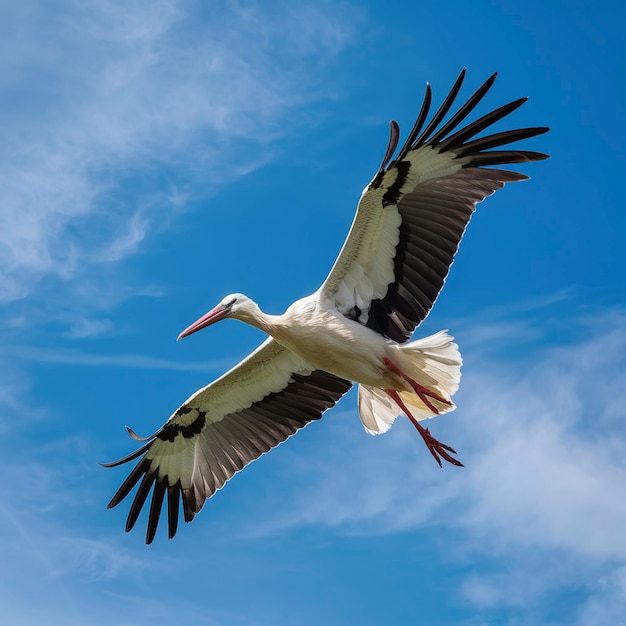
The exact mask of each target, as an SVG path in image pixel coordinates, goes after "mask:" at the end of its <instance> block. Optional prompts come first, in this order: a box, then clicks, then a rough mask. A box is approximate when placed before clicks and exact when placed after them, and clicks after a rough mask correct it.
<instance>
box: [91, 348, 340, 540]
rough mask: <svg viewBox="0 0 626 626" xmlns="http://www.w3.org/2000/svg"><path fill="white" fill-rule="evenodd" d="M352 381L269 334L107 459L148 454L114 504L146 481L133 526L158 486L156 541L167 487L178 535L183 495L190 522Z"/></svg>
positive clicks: (171, 527) (172, 530)
mask: <svg viewBox="0 0 626 626" xmlns="http://www.w3.org/2000/svg"><path fill="white" fill-rule="evenodd" d="M351 385H352V383H350V382H349V381H346V380H343V379H341V378H338V377H336V376H333V375H332V374H328V373H327V372H323V371H321V370H314V369H312V368H311V367H309V366H307V364H306V363H304V362H303V361H302V360H301V359H299V357H297V356H296V355H295V354H294V353H292V352H290V351H289V350H286V349H285V348H283V347H282V346H280V345H279V344H278V343H276V342H275V341H274V340H273V339H271V338H270V339H268V340H267V341H265V342H264V343H263V344H262V345H261V346H260V347H259V348H258V349H257V350H256V351H255V352H253V353H252V354H251V355H250V356H249V357H248V358H246V359H245V360H244V361H242V362H241V363H239V365H237V366H236V367H234V368H233V369H232V370H230V371H229V372H227V373H226V374H224V375H223V376H222V377H221V378H218V379H217V380H216V381H214V382H213V383H211V384H210V385H208V386H207V387H204V388H203V389H201V390H199V391H198V392H197V393H195V394H194V395H192V396H191V397H190V398H189V399H188V400H187V401H186V402H185V403H184V404H183V405H182V406H181V407H180V408H179V409H178V410H177V411H176V412H175V413H174V414H173V415H172V416H171V417H170V418H169V420H168V421H167V422H166V423H165V424H164V425H163V427H162V428H160V429H159V430H158V431H157V432H156V433H155V434H154V435H152V436H151V437H148V438H146V439H145V440H144V441H146V443H145V444H144V445H143V446H141V447H140V448H139V449H138V450H136V451H135V452H133V453H131V454H129V455H128V456H126V457H124V458H123V459H120V460H119V461H115V462H113V463H108V464H103V465H104V466H105V467H115V466H117V465H122V464H124V463H128V462H129V461H132V460H134V459H137V458H138V457H142V458H141V460H140V461H139V463H138V464H137V465H136V466H135V468H134V469H133V470H132V472H131V473H130V474H129V476H128V478H127V479H126V480H125V481H124V483H123V484H122V486H121V487H120V488H119V489H118V491H117V493H116V494H115V495H114V496H113V498H112V499H111V501H110V503H109V505H108V508H111V507H114V506H116V505H117V504H119V503H120V502H121V501H122V500H123V499H124V498H126V496H128V494H129V493H130V492H131V491H132V489H133V488H134V487H135V485H136V484H137V483H139V481H141V482H140V484H139V487H138V489H137V491H136V494H135V497H134V499H133V502H132V504H131V507H130V511H129V514H128V520H127V523H126V531H127V532H128V531H130V530H131V529H132V528H133V526H134V525H135V523H136V521H137V518H138V516H139V513H140V512H141V509H142V508H143V506H144V504H145V502H146V500H147V498H148V496H149V494H150V491H151V490H152V500H151V503H150V512H149V515H148V529H147V534H146V543H148V544H150V543H151V542H152V540H153V539H154V536H155V533H156V530H157V525H158V522H159V517H160V514H161V509H162V507H163V502H164V499H165V494H166V493H167V517H168V535H169V537H170V538H172V537H173V536H174V535H175V534H176V530H177V527H178V512H179V504H180V501H181V498H182V504H183V513H184V519H185V521H186V522H190V521H191V520H192V519H193V518H194V516H195V515H196V513H198V512H199V511H200V509H202V507H203V505H204V502H205V500H206V499H208V498H210V497H211V496H212V495H213V494H214V493H215V492H216V491H217V490H218V489H220V488H221V487H223V486H224V484H225V483H226V481H227V480H229V479H230V478H231V477H232V476H233V475H234V474H235V473H236V472H238V471H239V470H241V469H243V468H244V467H245V466H246V465H247V464H248V463H250V462H251V461H254V460H255V459H257V458H258V457H260V456H261V455H262V454H264V453H265V452H267V451H269V450H270V449H271V448H273V447H274V446H276V445H278V444H279V443H281V442H283V441H285V440H286V439H287V438H288V437H290V436H291V435H293V434H294V433H295V432H296V431H298V430H299V429H300V428H302V427H303V426H306V425H307V424H308V423H309V422H311V421H313V420H316V419H319V418H320V417H321V416H322V414H323V413H324V411H326V409H329V408H331V407H332V406H334V405H335V404H336V402H337V401H338V400H339V398H341V396H343V394H344V393H346V392H347V391H348V389H350V387H351ZM128 430H129V433H130V434H131V436H132V437H133V438H134V439H137V440H141V438H139V437H138V436H137V435H136V434H135V433H134V431H132V430H131V429H128ZM142 455H143V456H142Z"/></svg>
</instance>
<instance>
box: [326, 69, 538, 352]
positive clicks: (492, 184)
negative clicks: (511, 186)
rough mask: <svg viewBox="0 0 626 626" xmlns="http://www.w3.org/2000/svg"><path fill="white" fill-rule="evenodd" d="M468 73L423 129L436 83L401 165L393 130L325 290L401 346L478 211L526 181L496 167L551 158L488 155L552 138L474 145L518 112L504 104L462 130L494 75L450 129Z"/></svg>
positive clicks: (521, 135)
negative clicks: (513, 145)
mask: <svg viewBox="0 0 626 626" xmlns="http://www.w3.org/2000/svg"><path fill="white" fill-rule="evenodd" d="M464 76H465V70H463V71H462V72H461V74H460V75H459V77H458V79H457V80H456V82H455V84H454V86H453V87H452V90H451V91H450V93H449V94H448V96H447V98H446V99H445V101H444V103H443V104H442V105H441V107H440V108H439V110H438V111H437V112H436V113H435V115H434V116H433V118H432V119H431V121H430V122H429V123H428V125H427V126H426V128H424V130H422V128H423V127H424V124H425V122H426V118H427V117H428V112H429V109H430V103H431V97H432V96H431V89H430V85H428V84H427V86H426V95H425V97H424V103H423V105H422V109H421V111H420V113H419V116H418V118H417V121H416V122H415V125H414V126H413V129H412V131H411V133H410V134H409V137H408V138H407V140H406V142H405V144H404V146H403V147H402V149H401V150H400V151H399V153H398V155H397V157H396V158H395V160H393V161H392V160H391V159H392V157H393V155H394V153H395V151H396V148H397V145H398V137H399V128H398V125H397V124H396V122H391V136H390V139H389V145H388V148H387V152H386V154H385V158H384V159H383V162H382V164H381V167H380V169H379V171H378V173H377V174H376V176H375V177H374V179H373V180H372V182H371V183H370V184H369V185H368V186H367V188H366V189H365V191H364V192H363V195H362V197H361V200H360V202H359V206H358V209H357V213H356V216H355V218H354V222H353V224H352V227H351V229H350V233H349V235H348V238H347V240H346V242H345V244H344V246H343V248H342V250H341V253H340V254H339V257H338V258H337V261H336V262H335V265H334V267H333V269H332V270H331V272H330V274H329V276H328V278H327V279H326V281H325V282H324V284H323V285H322V287H321V289H320V292H321V296H322V298H325V299H326V300H327V301H330V302H332V303H333V304H334V306H335V307H336V308H337V309H338V310H339V311H340V312H341V313H342V314H343V315H344V316H346V317H348V318H349V319H352V320H355V321H358V322H360V323H361V324H363V325H365V326H367V327H369V328H371V329H372V330H374V331H376V332H378V333H380V334H382V335H383V336H385V337H387V338H389V339H392V340H394V341H396V342H399V343H402V342H405V341H407V340H408V339H409V338H410V337H411V334H412V333H413V331H414V330H415V328H416V327H417V326H418V325H419V324H420V323H421V322H422V320H423V319H424V318H425V317H426V315H428V312H429V311H430V309H431V308H432V306H433V304H434V302H435V300H436V299H437V296H438V295H439V292H440V291H441V288H442V287H443V284H444V282H445V279H446V276H447V275H448V272H449V270H450V266H451V265H452V261H453V259H454V255H455V254H456V251H457V249H458V247H459V243H460V241H461V238H462V237H463V233H464V232H465V228H466V227H467V224H468V222H469V220H470V217H471V215H472V213H473V212H474V210H475V208H476V204H477V203H478V202H481V201H482V200H484V199H485V198H486V197H487V196H489V195H491V194H492V193H494V192H495V191H496V190H497V189H500V188H501V187H503V186H504V184H505V183H507V182H514V181H520V180H525V179H527V178H528V176H526V175H524V174H520V173H518V172H512V171H509V170H501V169H492V168H488V167H484V166H493V165H501V164H509V163H522V162H528V161H537V160H541V159H545V158H548V157H547V155H545V154H542V153H540V152H531V151H528V150H491V148H496V147H499V146H504V145H505V144H508V143H511V142H515V141H518V140H521V139H526V138H529V137H534V136H535V135H539V134H541V133H545V132H547V130H548V129H547V128H545V127H534V128H522V129H518V130H511V131H505V132H499V133H495V134H492V135H488V136H484V137H479V138H476V135H477V134H478V133H480V132H481V131H483V130H484V129H486V128H488V127H489V126H491V125H492V124H495V123H496V122H497V121H498V120H500V119H502V118H503V117H505V116H507V115H509V114H510V113H511V112H513V111H514V110H515V109H517V108H518V107H520V106H521V105H522V104H523V103H524V102H525V101H526V98H521V99H519V100H515V101H514V102H511V103H509V104H506V105H504V106H502V107H500V108H498V109H496V110H494V111H492V112H491V113H488V114H487V115H484V116H483V117H481V118H480V119H478V120H476V121H475V122H473V123H471V124H469V125H467V126H465V127H464V128H461V129H460V130H457V131H456V132H455V133H454V134H451V133H452V132H453V131H455V130H456V129H457V127H458V126H459V124H461V122H462V121H463V120H464V119H465V118H466V117H467V116H468V115H469V114H470V113H471V112H472V111H473V110H474V108H475V107H476V105H477V104H478V103H479V102H480V101H481V100H482V99H483V97H484V96H485V94H486V93H487V91H488V90H489V89H490V87H491V85H492V84H493V82H494V81H495V78H496V74H494V75H493V76H491V77H490V78H489V79H488V80H487V81H486V82H485V83H484V84H483V85H482V86H481V87H480V88H479V89H478V90H477V91H476V92H475V93H474V94H473V95H472V96H471V98H469V100H468V101H467V102H466V103H465V104H464V105H463V106H462V107H461V108H460V109H459V110H458V111H457V112H456V113H455V114H454V115H452V117H451V118H450V119H449V120H448V121H447V122H446V123H444V124H443V125H441V126H440V124H441V122H442V120H443V119H444V117H445V116H446V114H447V113H448V111H449V110H450V108H451V106H452V104H453V103H454V100H455V98H456V96H457V94H458V92H459V90H460V88H461V84H462V82H463V79H464Z"/></svg>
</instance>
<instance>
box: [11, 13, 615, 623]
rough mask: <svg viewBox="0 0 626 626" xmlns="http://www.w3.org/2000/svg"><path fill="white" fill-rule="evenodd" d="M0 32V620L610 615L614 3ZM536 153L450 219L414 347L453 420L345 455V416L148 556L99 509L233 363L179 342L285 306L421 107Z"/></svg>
mask: <svg viewBox="0 0 626 626" xmlns="http://www.w3.org/2000/svg"><path fill="white" fill-rule="evenodd" d="M421 4H422V3H414V6H409V3H404V2H385V3H373V2H362V3H356V2H332V1H324V0H322V1H321V2H295V3H293V2H274V3H261V2H258V3H255V2H245V1H242V2H212V3H208V2H207V3H202V2H194V1H186V2H182V1H181V2H177V1H175V0H150V2H148V1H147V0H134V1H131V2H121V1H113V0H110V1H106V0H102V1H99V2H92V3H82V2H77V1H72V0H67V1H65V2H62V3H55V2H43V0H25V1H24V2H21V3H9V2H4V3H2V4H1V5H0V31H1V36H0V51H1V54H0V66H1V71H0V94H1V95H0V115H1V116H2V125H1V128H2V132H1V135H2V140H1V141H0V203H1V204H0V316H1V321H2V327H3V328H4V332H3V333H2V335H1V336H0V378H1V379H2V381H3V382H2V385H1V386H0V433H1V434H2V437H1V439H0V447H1V448H0V450H1V451H0V475H1V477H2V478H1V480H0V492H1V500H2V502H3V506H2V509H0V553H1V555H2V558H1V559H0V598H1V600H2V601H1V602H0V621H1V622H2V623H4V624H15V625H19V626H26V625H35V624H42V623H46V624H63V625H64V626H68V625H69V626H74V625H84V624H90V625H91V624H93V625H103V626H104V625H109V624H112V623H117V624H120V625H124V626H127V625H128V626H130V625H136V624H145V623H151V624H153V625H154V626H158V625H160V624H172V623H181V622H183V621H193V622H194V623H197V624H207V625H211V626H218V625H219V626H221V625H231V624H232V625H235V626H236V625H240V624H241V625H250V624H251V625H255V626H256V625H258V626H266V625H271V624H303V625H313V624H315V625H317V624H321V623H322V624H327V625H334V624H356V623H358V624H361V625H369V624H372V625H375V624H382V623H385V624H434V625H439V624H461V625H467V626H483V625H500V624H502V625H504V624H506V625H507V626H523V625H531V624H532V625H536V624H546V625H550V626H564V625H566V624H567V625H580V626H582V625H587V624H594V625H603V624H607V625H609V624H610V625H615V624H619V623H626V622H624V617H623V616H624V615H625V614H626V534H625V533H624V528H625V527H626V462H625V461H624V459H625V458H626V437H625V434H626V430H625V425H624V418H625V417H626V415H625V411H624V406H625V405H626V396H625V393H626V385H625V384H624V383H625V381H624V371H625V366H626V356H625V355H626V310H625V308H624V305H623V297H624V288H625V281H624V262H623V260H622V259H623V245H624V244H623V232H624V230H625V228H626V218H625V217H624V210H623V198H622V196H623V185H622V178H623V173H622V168H623V164H624V160H625V156H626V154H625V146H626V136H625V135H626V133H625V131H624V124H623V115H624V111H625V108H626V107H625V105H626V91H625V89H624V80H623V77H624V76H625V75H626V67H625V65H626V63H625V59H626V55H625V50H624V45H623V25H624V17H625V9H624V8H623V4H622V3H617V2H615V3H612V2H605V3H602V4H601V6H595V7H593V8H591V7H590V6H589V4H588V3H583V2H571V1H570V2H564V1H563V2H560V1H557V0H554V1H552V2H533V1H528V2H525V3H510V2H474V3H464V4H462V3H429V4H428V7H424V6H420V5H421ZM464 66H467V68H468V78H467V86H466V88H465V90H464V91H463V94H464V95H468V94H469V93H471V91H472V90H473V89H474V88H475V87H477V86H478V85H479V84H481V83H482V81H483V80H484V79H486V77H487V76H489V75H490V74H491V73H492V72H493V71H498V72H499V78H498V80H497V82H496V84H495V86H494V88H493V89H492V92H491V93H490V94H489V96H488V98H487V101H486V103H485V105H484V108H483V109H481V113H484V112H486V111H487V110H488V109H491V108H494V107H496V106H499V105H500V104H503V103H505V102H508V101H510V100H512V99H515V98H517V97H520V96H523V95H528V96H530V97H531V99H530V101H529V102H528V103H527V104H526V105H524V107H522V109H520V110H519V111H518V112H516V113H515V114H514V116H513V118H512V120H511V122H510V125H516V126H525V125H529V126H534V125H548V126H551V127H552V131H551V133H550V134H548V135H545V136H541V137H537V138H535V139H533V140H530V141H528V142H526V147H527V148H528V149H535V150H540V151H545V152H548V153H550V154H551V155H552V159H551V160H549V161H546V162H542V163H535V164H530V165H529V166H527V167H525V168H524V171H525V172H527V173H529V174H530V175H531V176H532V180H531V181H530V182H527V183H523V184H516V185H510V186H508V187H507V188H506V189H504V190H503V191H501V192H498V194H496V196H495V197H494V198H490V199H488V200H487V201H486V202H485V203H484V204H482V205H480V207H479V210H478V212H477V214H476V216H475V217H474V219H473V220H472V223H471V225H470V227H469V229H468V232H467V235H466V238H465V239H464V241H463V243H462V245H461V250H460V253H459V255H458V256H457V261H456V263H455V265H454V267H453V270H452V272H451V275H450V278H449V280H448V282H447V284H446V287H445V289H444V291H443V293H442V296H441V297H440V299H439V300H438V302H437V305H436V307H435V309H434V311H433V313H432V314H431V316H430V317H429V318H428V319H427V320H426V322H425V323H424V325H423V328H422V329H420V330H419V331H418V333H421V334H428V333H431V332H435V331H437V330H439V329H440V328H449V329H450V330H451V332H452V333H453V334H454V335H455V337H456V338H457V341H458V343H459V345H460V348H461V352H462V354H463V356H464V361H465V363H464V369H463V380H462V385H461V389H460V391H459V393H458V394H457V395H456V396H455V401H456V403H457V405H458V407H459V408H458V409H457V410H456V411H455V412H454V413H451V414H449V415H446V416H444V417H442V418H441V419H438V420H436V421H435V422H433V423H432V424H431V427H432V429H433V431H434V433H435V435H436V436H437V437H439V438H441V439H442V440H443V441H445V442H448V443H450V444H452V445H454V447H455V448H456V449H457V450H458V452H459V456H460V458H462V460H463V462H464V463H465V466H466V467H465V468H464V469H462V470H459V469H457V468H454V467H452V466H447V467H444V468H443V470H442V469H439V467H437V465H436V464H435V463H434V462H433V460H432V459H431V458H430V456H429V455H428V453H427V451H426V449H425V447H424V445H423V443H422V442H421V440H420V439H419V438H418V437H417V436H416V433H415V432H414V429H413V428H412V426H411V425H410V424H409V423H408V422H407V421H406V420H398V422H397V423H396V425H395V426H394V427H393V429H392V430H391V431H390V432H389V433H387V434H386V435H383V436H380V437H371V436H368V435H366V434H365V432H364V431H363V428H362V427H361V424H360V422H359V420H358V416H357V413H356V397H355V394H354V393H351V394H349V395H348V396H347V397H346V398H345V399H344V400H343V401H342V402H341V403H340V405H339V406H338V407H337V408H336V409H335V410H333V411H332V412H330V413H328V414H327V415H326V416H325V417H324V419H323V420H321V421H320V422H319V423H316V424H314V425H312V426H310V427H309V428H307V429H305V430H304V431H303V432H301V433H299V434H298V435H297V437H294V438H292V439H291V440H289V442H288V443H286V444H285V445H284V446H281V447H280V448H279V449H277V450H275V451H274V452H272V453H271V454H268V455H266V456H264V457H263V458H262V459H260V460H259V461H257V462H256V463H254V464H253V465H252V466H250V467H249V468H247V469H246V470H245V471H244V472H243V473H241V474H240V475H238V476H237V477H236V478H235V479H234V480H233V481H232V482H230V483H229V484H228V486H227V488H226V489H224V490H223V491H221V492H219V493H218V494H217V495H216V496H215V497H214V498H213V499H212V500H210V501H209V502H208V503H207V505H206V506H205V508H204V510H203V511H202V513H201V514H200V515H199V516H198V517H197V518H196V520H195V521H194V522H193V523H192V524H190V525H188V526H186V525H185V526H184V527H181V528H180V529H179V533H178V535H177V537H176V538H175V539H174V540H172V541H168V540H167V539H166V537H165V536H164V534H163V532H162V531H163V529H162V528H161V529H160V532H159V533H158V534H157V539H156V540H155V542H154V544H153V545H152V546H150V547H149V548H147V547H146V546H145V545H144V533H143V530H138V531H135V532H133V533H131V534H128V535H127V534H125V533H124V532H123V528H124V523H125V515H126V510H125V509H124V507H123V506H122V507H118V508H117V509H115V510H113V511H107V510H106V509H105V507H106V503H107V502H108V500H109V498H110V497H111V495H112V494H113V493H114V491H115V490H116V489H117V487H118V486H119V483H120V481H121V480H123V478H124V477H125V473H124V471H125V470H124V469H118V470H104V469H102V468H100V467H99V466H97V464H96V462H97V461H108V460H113V459H116V458H118V457H120V456H121V455H123V454H125V453H127V452H128V451H130V450H131V449H133V447H134V446H133V442H132V441H131V440H130V439H129V438H128V437H127V435H126V433H125V431H124V429H123V426H124V424H129V425H132V426H133V427H134V428H135V429H136V430H137V431H138V432H140V433H141V434H149V433H151V432H153V431H154V430H156V428H158V427H159V426H160V425H161V424H162V422H163V421H164V420H165V419H166V418H167V417H168V416H169V415H170V413H171V412H172V411H173V410H174V409H175V408H176V407H177V406H178V405H179V404H180V402H181V401H183V400H184V399H185V398H186V397H187V396H188V395H189V394H190V393H191V392H193V391H195V390H196V389H197V388H198V387H200V386H203V385H205V384H206V383H207V382H209V381H210V380H212V379H213V378H215V377H216V376H218V375H219V374H221V373H222V372H223V371H224V370H225V369H226V368H228V367H230V366H231V365H233V364H234V363H236V362H237V361H238V360H240V359H241V358H242V357H243V356H245V355H246V354H247V353H248V352H249V351H250V350H252V349H253V348H254V347H256V345H257V344H258V343H259V342H260V341H261V340H262V336H261V334H260V333H259V332H258V331H256V330H254V329H250V328H247V327H244V326H243V325H242V324H237V323H235V322H229V323H224V324H223V325H220V326H218V327H216V328H212V329H210V330H207V331H204V332H203V333H200V334H198V335H197V336H194V337H192V338H190V339H186V340H185V341H183V342H180V343H176V341H175V338H176V336H177V334H178V333H179V332H180V331H181V330H182V329H183V328H184V327H185V326H187V325H188V324H189V323H190V322H192V321H193V320H195V319H196V318H197V317H198V316H199V315H200V314H202V313H203V312H204V311H206V310H207V309H208V308H210V307H211V306H212V305H214V304H215V303H216V302H217V301H219V300H220V299H221V298H222V297H223V296H224V295H225V294H227V293H230V292H233V291H243V292H245V293H247V294H248V295H250V296H251V297H253V298H254V299H255V300H257V301H258V302H259V303H260V304H261V306H262V307H263V308H264V309H265V310H266V311H268V312H274V313H278V312H281V311H283V310H284V309H285V308H286V306H288V305H289V304H290V303H291V302H292V301H293V300H295V299H296V298H298V297H301V296H304V295H307V294H308V293H310V292H312V291H314V290H315V289H316V288H317V287H318V286H319V284H320V283H321V281H322V280H323V279H324V277H325V276H326V273H327V272H328V270H329V269H330V267H331V265H332V263H333V261H334V259H335V256H336V254H337V252H338V251H339V248H340V246H341V243H342V242H343V239H344V237H345V235H346V233H347V229H348V227H349V225H350V222H351V220H352V217H353V213H354V209H355V206H356V201H357V200H358V197H359V194H360V192H361V190H362V188H363V187H364V186H365V184H366V183H367V182H368V181H369V179H370V178H371V176H372V175H373V174H374V173H375V171H376V168H377V167H378V165H379V162H380V159H381V157H382V154H383V152H384V149H385V146H386V141H387V134H388V122H389V120H390V119H392V118H393V119H396V120H398V122H399V123H400V125H401V128H402V129H403V130H404V131H405V132H407V131H408V130H409V129H410V127H411V125H412V123H413V121H414V118H415V116H416V114H417V112H418V110H419V106H420V104H421V98H422V94H423V89H424V84H425V82H426V81H430V82H431V84H432V86H433V89H434V95H435V100H436V102H440V101H441V99H442V98H443V96H444V95H445V94H446V93H447V90H448V89H449V87H450V86H451V84H452V82H453V81H454V79H455V78H456V76H457V74H458V72H459V71H460V69H461V68H462V67H464Z"/></svg>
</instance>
